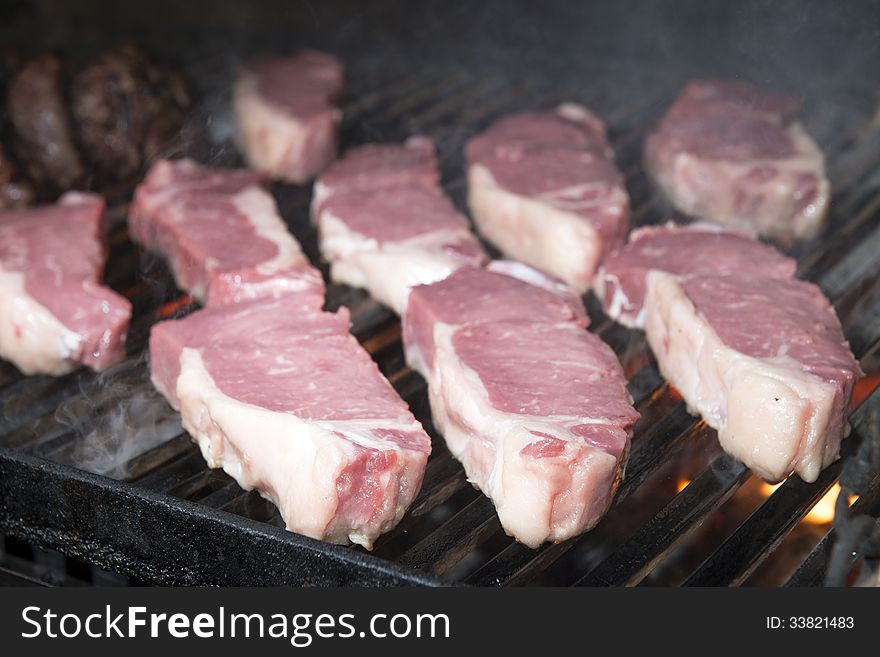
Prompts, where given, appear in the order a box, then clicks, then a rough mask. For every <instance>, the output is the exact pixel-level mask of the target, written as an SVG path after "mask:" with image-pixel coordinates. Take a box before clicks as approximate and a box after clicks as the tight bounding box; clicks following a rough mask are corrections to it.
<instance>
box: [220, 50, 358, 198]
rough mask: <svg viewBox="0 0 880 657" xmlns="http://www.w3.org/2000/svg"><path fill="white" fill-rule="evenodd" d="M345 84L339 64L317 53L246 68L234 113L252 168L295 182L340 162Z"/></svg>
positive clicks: (237, 86) (240, 77)
mask: <svg viewBox="0 0 880 657" xmlns="http://www.w3.org/2000/svg"><path fill="white" fill-rule="evenodd" d="M342 85H343V71H342V64H341V63H340V61H339V60H338V59H336V58H335V57H333V56H332V55H328V54H326V53H322V52H317V51H314V50H306V51H303V52H301V53H299V54H298V55H295V56H292V57H286V58H279V59H270V60H267V61H263V62H258V63H256V64H253V65H251V66H248V67H246V68H245V69H243V70H242V71H241V72H240V73H239V75H238V79H237V80H236V83H235V90H234V112H235V121H236V124H237V128H238V139H239V145H240V147H241V149H242V151H243V153H244V156H245V158H246V159H247V161H248V163H249V164H250V166H251V167H253V168H254V169H257V170H259V171H262V172H264V173H267V174H269V175H270V176H272V177H273V178H280V179H281V180H286V181H288V182H292V183H304V182H306V181H308V180H310V179H312V178H314V177H315V175H317V174H318V173H320V172H321V171H322V170H323V169H324V168H325V167H326V166H327V165H328V164H330V162H332V161H333V158H335V157H336V150H337V141H338V135H337V132H338V129H339V122H340V120H341V118H342V112H341V111H340V110H339V108H337V107H336V106H335V104H334V103H335V102H336V101H337V100H338V98H339V97H340V96H341V94H342Z"/></svg>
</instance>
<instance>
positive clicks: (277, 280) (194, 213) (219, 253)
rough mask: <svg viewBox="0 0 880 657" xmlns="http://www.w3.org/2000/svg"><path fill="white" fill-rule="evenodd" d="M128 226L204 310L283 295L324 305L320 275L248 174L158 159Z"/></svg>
mask: <svg viewBox="0 0 880 657" xmlns="http://www.w3.org/2000/svg"><path fill="white" fill-rule="evenodd" d="M128 222H129V231H130V233H131V237H132V239H134V240H135V241H137V242H139V243H140V244H142V245H143V246H144V247H146V248H148V249H151V250H154V251H158V252H159V253H161V254H162V255H164V256H165V257H166V258H167V259H168V260H169V262H170V264H171V269H172V271H173V272H174V277H175V280H176V281H177V284H178V285H179V286H180V287H181V288H183V289H185V290H187V291H189V292H190V293H191V294H192V295H193V296H194V297H196V298H197V299H198V300H200V301H205V302H207V304H208V305H218V304H222V303H231V302H237V301H241V300H243V299H253V298H258V297H264V296H278V295H280V294H286V293H289V292H296V293H303V292H310V293H312V296H313V298H314V300H315V304H316V306H315V307H320V306H321V305H322V303H323V293H324V287H323V281H322V280H321V275H320V273H319V272H318V271H317V270H316V269H315V268H314V267H312V266H311V265H310V264H309V262H308V259H307V258H306V257H305V255H303V253H302V250H301V248H300V245H299V243H298V242H297V241H296V239H294V237H293V236H292V235H291V234H290V233H289V232H288V230H287V227H286V225H285V224H284V222H283V220H282V219H281V217H280V216H279V215H278V210H277V208H276V206H275V201H274V199H273V198H272V195H271V194H269V192H267V191H266V190H265V189H264V188H263V187H262V186H261V184H260V177H259V175H258V174H255V173H253V172H251V171H247V170H244V169H210V168H207V167H202V166H200V165H198V164H196V163H195V162H194V161H192V160H188V159H184V160H174V161H171V160H160V161H158V162H157V163H156V164H154V165H153V167H152V168H151V169H150V171H149V173H148V174H147V177H146V178H145V179H144V181H143V183H141V185H139V186H138V188H137V190H136V191H135V196H134V201H133V203H132V206H131V210H130V213H129V219H128Z"/></svg>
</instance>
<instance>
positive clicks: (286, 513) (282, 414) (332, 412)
mask: <svg viewBox="0 0 880 657" xmlns="http://www.w3.org/2000/svg"><path fill="white" fill-rule="evenodd" d="M348 329H349V317H348V313H347V311H345V310H340V311H339V312H337V313H326V312H321V311H320V310H318V309H315V308H314V306H313V304H312V303H311V301H310V300H309V299H308V298H307V297H306V298H305V299H304V298H303V297H302V296H300V295H296V294H290V295H284V296H282V297H279V298H277V299H258V300H253V301H245V302H242V303H239V304H234V305H228V306H222V307H218V308H208V309H205V310H200V311H197V312H195V313H194V314H192V315H190V316H188V317H186V318H184V319H180V320H174V321H167V322H161V323H160V324H157V325H156V326H155V327H153V330H152V334H151V336H150V358H151V372H152V378H153V382H154V383H155V385H156V387H157V388H158V389H159V390H160V391H161V392H162V393H163V394H164V395H165V396H166V397H167V398H168V400H169V401H170V402H171V404H172V406H174V407H175V408H176V409H179V410H180V413H181V415H182V418H183V426H184V427H185V428H186V430H187V431H189V432H190V434H191V435H192V436H193V438H194V440H195V441H196V442H197V443H198V445H199V447H200V448H201V450H202V454H203V455H204V457H205V459H206V460H207V461H208V464H209V465H210V466H211V467H215V468H216V467H222V468H223V469H224V470H225V471H226V472H227V473H229V474H230V475H231V476H232V477H234V478H235V480H236V481H237V482H238V483H239V484H240V485H241V486H242V487H244V488H246V489H253V488H255V489H257V490H258V491H259V492H260V494H261V495H263V496H265V497H266V498H268V499H270V500H272V501H273V502H274V503H275V504H276V505H277V506H278V508H279V510H280V511H281V515H282V517H283V518H284V521H285V522H286V523H287V527H288V528H289V529H291V530H292V531H296V532H299V533H301V534H305V535H307V536H311V537H313V538H319V539H323V540H326V541H331V542H334V543H345V542H347V541H348V540H351V541H353V542H355V543H358V544H360V545H363V546H365V547H367V548H369V547H371V545H372V543H373V540H374V539H375V538H376V537H377V536H378V535H379V534H381V533H382V532H385V531H388V530H389V529H391V528H392V527H394V526H395V525H396V524H397V523H398V522H399V520H400V518H401V517H402V516H403V514H404V512H405V511H406V509H407V507H408V506H409V505H410V503H411V502H412V500H413V498H414V497H415V495H416V493H417V492H418V490H419V488H420V486H421V482H422V477H423V474H424V467H425V462H426V460H427V458H428V454H429V453H430V451H431V444H430V439H429V438H428V436H427V435H426V434H425V432H424V430H423V429H422V427H421V425H420V424H419V423H418V422H417V421H416V420H415V418H413V416H412V414H411V413H410V412H409V410H408V409H407V407H406V404H405V403H404V402H403V401H402V400H401V399H400V397H399V396H398V395H397V393H396V392H395V391H394V389H393V388H392V387H391V385H390V384H389V383H388V381H387V380H385V378H384V377H383V376H382V375H381V374H380V373H379V369H378V368H377V366H376V364H375V363H374V362H373V361H372V359H371V358H370V356H369V354H368V353H367V352H366V351H365V350H364V349H363V348H362V347H361V346H360V345H359V344H358V342H357V340H356V339H355V338H354V337H353V336H352V335H351V334H350V333H349V332H348Z"/></svg>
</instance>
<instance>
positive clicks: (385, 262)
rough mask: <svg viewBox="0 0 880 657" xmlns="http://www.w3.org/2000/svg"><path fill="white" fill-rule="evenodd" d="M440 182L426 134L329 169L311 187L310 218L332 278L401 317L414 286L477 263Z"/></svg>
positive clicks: (367, 150)
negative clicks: (359, 291) (317, 231)
mask: <svg viewBox="0 0 880 657" xmlns="http://www.w3.org/2000/svg"><path fill="white" fill-rule="evenodd" d="M438 179H439V173H438V171H437V163H436V158H435V156H434V145H433V143H432V142H431V141H430V140H429V139H426V138H424V137H415V138H411V139H409V140H408V141H407V142H405V143H404V144H394V145H392V144H370V145H367V146H362V147H359V148H355V149H353V150H351V151H349V152H348V153H347V154H346V155H345V157H343V158H342V159H341V160H340V161H339V162H337V163H336V164H334V165H333V166H332V167H330V169H329V170H328V171H327V173H326V174H324V175H323V176H321V178H320V180H319V181H318V183H317V184H316V191H315V199H314V201H313V217H314V220H315V222H316V223H317V225H318V228H319V231H320V243H321V253H322V255H323V256H324V258H326V259H327V260H328V261H329V262H330V275H331V277H332V279H333V280H334V281H336V282H340V283H346V284H348V285H352V286H354V287H362V288H365V289H366V290H367V291H369V293H370V294H371V295H372V296H373V297H374V298H376V299H377V300H378V301H381V302H382V303H384V304H385V305H387V306H389V307H390V308H391V309H392V310H394V311H395V312H396V313H397V314H401V313H402V312H403V311H404V309H405V308H406V300H407V297H408V295H409V291H410V288H412V287H413V286H414V285H420V284H427V283H433V282H434V281H438V280H441V279H443V278H446V277H447V276H448V275H449V274H450V273H451V272H453V271H454V270H455V269H457V268H459V267H462V266H465V265H474V266H479V265H480V264H482V263H483V261H484V260H485V254H484V253H483V249H482V247H481V246H480V244H479V242H478V241H477V239H476V238H475V237H474V235H473V234H472V233H471V231H470V228H469V224H468V221H467V219H466V218H465V217H464V216H462V215H461V214H460V213H458V212H457V211H456V210H455V207H454V206H453V205H452V203H451V202H450V200H449V199H448V198H447V197H446V195H445V194H443V192H442V191H441V189H440V187H439V184H438Z"/></svg>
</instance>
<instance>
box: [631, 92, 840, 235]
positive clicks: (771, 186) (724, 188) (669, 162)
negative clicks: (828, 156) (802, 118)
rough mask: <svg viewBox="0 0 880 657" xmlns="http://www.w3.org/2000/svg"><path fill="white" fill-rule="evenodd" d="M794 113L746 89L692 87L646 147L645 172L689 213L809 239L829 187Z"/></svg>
mask: <svg viewBox="0 0 880 657" xmlns="http://www.w3.org/2000/svg"><path fill="white" fill-rule="evenodd" d="M797 110H798V104H797V102H796V101H794V100H793V99H791V98H788V97H786V96H782V95H778V94H771V93H765V92H762V91H759V90H757V89H755V88H753V87H750V86H749V85H747V84H744V83H741V82H725V81H720V80H701V81H697V82H692V83H690V84H689V85H688V86H687V87H686V88H685V90H684V91H683V92H682V94H681V95H680V96H679V98H678V100H676V101H675V103H674V104H673V105H672V107H671V108H670V109H669V111H668V112H667V113H666V115H665V116H664V117H663V119H662V120H661V122H660V124H659V126H658V127H657V129H656V130H655V131H654V132H653V133H651V134H650V135H649V136H648V138H647V140H646V141H645V166H646V168H647V170H648V173H649V175H650V176H651V178H653V180H654V182H655V183H656V184H657V185H658V187H659V188H660V189H661V190H662V191H663V193H664V194H665V195H666V196H667V197H668V198H669V200H670V201H671V202H672V204H673V205H674V206H675V207H676V208H678V209H679V210H680V211H682V212H684V213H685V214H688V215H693V216H696V217H700V218H702V219H706V220H709V221H715V222H718V223H722V224H727V225H729V226H733V227H735V228H738V229H740V230H745V231H748V232H749V233H751V234H761V235H766V236H768V237H772V238H776V239H779V240H781V241H783V242H790V241H792V240H794V239H802V238H808V237H812V236H814V235H816V234H817V233H818V232H819V229H820V228H821V226H822V222H823V220H824V218H825V213H826V210H827V208H828V197H829V194H830V187H829V183H828V179H827V178H826V176H825V164H824V158H823V156H822V153H821V152H820V151H819V148H818V146H816V144H815V142H814V141H813V140H812V139H811V138H810V137H809V136H808V135H807V134H806V133H805V132H804V130H803V128H802V127H801V125H800V123H798V122H796V121H793V120H792V117H793V116H794V115H795V114H796V113H797Z"/></svg>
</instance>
